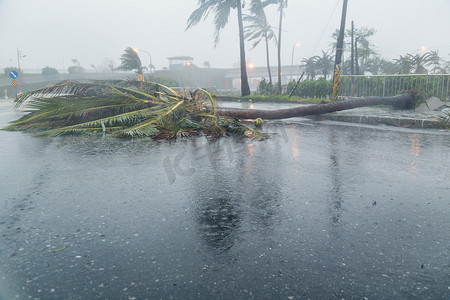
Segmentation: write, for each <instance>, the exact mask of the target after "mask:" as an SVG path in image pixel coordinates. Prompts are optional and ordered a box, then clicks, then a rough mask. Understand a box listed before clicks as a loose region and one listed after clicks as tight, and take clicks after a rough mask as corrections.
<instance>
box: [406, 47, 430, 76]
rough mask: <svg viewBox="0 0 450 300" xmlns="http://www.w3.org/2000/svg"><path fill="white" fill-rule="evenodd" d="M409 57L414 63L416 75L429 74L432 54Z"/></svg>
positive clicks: (410, 55)
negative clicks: (428, 68) (428, 67)
mask: <svg viewBox="0 0 450 300" xmlns="http://www.w3.org/2000/svg"><path fill="white" fill-rule="evenodd" d="M408 55H409V57H410V59H411V61H412V66H413V71H414V73H415V74H427V73H428V70H427V66H429V65H430V63H431V60H430V57H431V54H430V53H429V52H427V53H424V54H422V55H420V54H416V55H412V54H408Z"/></svg>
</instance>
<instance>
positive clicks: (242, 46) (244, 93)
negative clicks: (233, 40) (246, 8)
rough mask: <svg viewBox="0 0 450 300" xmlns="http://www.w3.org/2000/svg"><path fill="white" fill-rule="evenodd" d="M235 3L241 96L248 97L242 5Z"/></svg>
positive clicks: (239, 1)
mask: <svg viewBox="0 0 450 300" xmlns="http://www.w3.org/2000/svg"><path fill="white" fill-rule="evenodd" d="M236 1H237V11H238V25H239V46H240V47H239V48H240V60H241V94H242V96H247V95H250V86H249V85H248V76H247V63H246V61H245V43H244V24H243V21H242V3H241V0H236Z"/></svg>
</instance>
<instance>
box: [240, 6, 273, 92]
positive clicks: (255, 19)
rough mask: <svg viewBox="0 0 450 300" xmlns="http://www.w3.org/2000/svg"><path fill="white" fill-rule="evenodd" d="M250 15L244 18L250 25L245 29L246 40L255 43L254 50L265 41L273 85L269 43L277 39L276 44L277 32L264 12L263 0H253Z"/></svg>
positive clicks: (268, 69)
mask: <svg viewBox="0 0 450 300" xmlns="http://www.w3.org/2000/svg"><path fill="white" fill-rule="evenodd" d="M250 13H251V15H245V16H244V21H245V22H248V23H249V24H248V25H247V26H245V29H244V33H245V38H246V39H247V40H248V41H253V45H252V49H254V48H255V47H256V46H258V44H259V43H260V42H261V41H262V40H264V42H265V46H266V62H267V71H268V74H269V83H270V84H271V85H272V74H271V71H270V59H269V41H270V40H271V39H275V42H276V38H275V32H274V31H273V28H272V26H270V24H269V22H268V21H267V17H266V13H265V12H264V6H263V4H262V2H261V0H252V2H251V7H250Z"/></svg>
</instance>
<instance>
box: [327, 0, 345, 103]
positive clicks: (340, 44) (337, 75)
mask: <svg viewBox="0 0 450 300" xmlns="http://www.w3.org/2000/svg"><path fill="white" fill-rule="evenodd" d="M347 3H348V0H344V5H343V8H342V17H341V28H340V29H339V37H338V41H337V45H336V58H335V60H334V73H333V95H332V96H331V98H332V99H335V100H337V98H338V95H339V82H340V79H341V60H342V52H343V51H344V35H345V18H346V16H347Z"/></svg>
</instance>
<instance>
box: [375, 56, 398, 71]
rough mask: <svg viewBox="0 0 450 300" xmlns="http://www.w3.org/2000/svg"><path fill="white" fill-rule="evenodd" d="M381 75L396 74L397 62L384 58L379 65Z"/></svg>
mask: <svg viewBox="0 0 450 300" xmlns="http://www.w3.org/2000/svg"><path fill="white" fill-rule="evenodd" d="M379 70H380V74H395V73H396V70H397V66H396V64H395V62H393V61H390V60H387V59H384V58H382V59H381V60H380V65H379Z"/></svg>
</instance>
